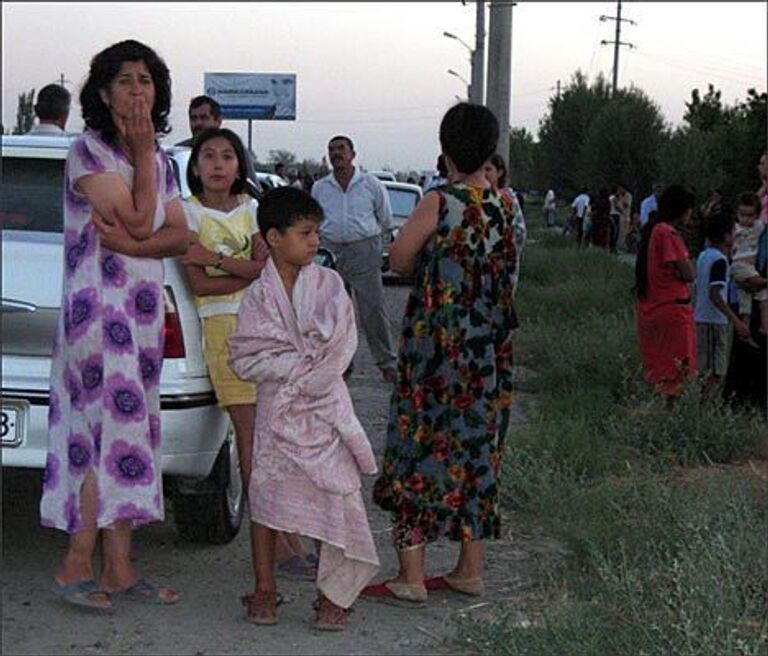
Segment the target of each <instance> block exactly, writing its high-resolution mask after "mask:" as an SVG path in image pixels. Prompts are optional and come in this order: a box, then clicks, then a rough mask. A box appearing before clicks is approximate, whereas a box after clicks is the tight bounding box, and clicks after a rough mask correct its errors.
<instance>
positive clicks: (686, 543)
mask: <svg viewBox="0 0 768 656" xmlns="http://www.w3.org/2000/svg"><path fill="white" fill-rule="evenodd" d="M531 233H532V234H531V236H532V241H533V243H531V245H530V246H529V247H528V248H527V249H526V251H525V253H524V256H523V263H522V269H521V284H520V292H519V301H518V309H519V314H520V317H521V329H520V330H519V333H518V337H517V347H518V350H519V352H520V355H519V359H520V361H521V362H522V364H524V365H525V366H526V367H528V368H530V369H531V370H532V377H531V378H530V382H529V387H530V389H531V390H532V391H533V392H534V393H535V403H534V404H533V405H532V406H531V407H530V408H529V412H528V422H527V423H526V425H524V426H523V427H522V428H519V429H518V430H517V432H515V433H514V434H513V435H511V436H510V439H509V440H508V444H509V448H508V453H507V456H506V461H505V465H504V467H505V468H504V471H503V480H502V489H503V496H504V500H505V503H506V504H507V507H510V508H513V509H515V510H516V511H517V512H516V515H517V516H518V517H521V518H523V520H524V521H527V522H528V523H530V524H532V525H536V526H537V527H539V528H540V529H541V530H544V531H545V532H547V533H548V534H549V535H551V536H553V537H555V538H556V539H557V540H558V541H559V542H560V543H561V544H562V545H563V546H564V547H565V548H566V549H567V552H568V553H569V557H568V558H567V559H566V560H565V562H564V564H563V565H562V566H561V569H559V570H558V571H557V572H550V580H549V581H543V582H542V584H543V586H544V591H543V594H545V595H549V603H547V604H546V605H545V606H544V609H543V610H542V609H541V608H539V607H538V606H536V607H534V606H532V605H530V606H526V605H519V606H511V607H507V608H500V609H499V613H498V616H497V617H496V618H495V619H494V620H493V621H491V622H477V623H475V622H465V623H463V624H462V625H461V631H460V636H459V642H460V644H461V645H462V646H463V647H464V648H465V649H466V650H467V651H470V652H472V653H482V654H486V653H487V654H516V655H517V654H532V655H533V654H536V655H541V656H544V655H545V654H546V655H547V656H550V655H553V654H568V655H570V654H585V655H586V654H590V655H592V654H622V655H623V654H649V655H650V654H658V655H662V654H664V655H667V654H669V655H672V654H674V655H677V654H682V655H690V656H694V655H697V656H698V655H703V654H712V655H713V656H714V655H718V656H719V655H725V654H759V653H766V651H765V650H766V635H768V632H767V631H766V619H767V617H768V614H767V610H766V609H767V604H768V555H767V553H766V551H767V548H766V536H768V512H767V511H766V495H765V482H764V481H762V482H761V481H759V480H758V479H755V478H751V477H749V476H747V475H746V474H745V471H748V469H745V468H741V469H739V468H734V467H724V466H713V464H714V463H733V462H738V461H743V460H744V459H746V458H749V457H754V456H755V454H756V452H757V449H758V447H759V445H760V442H761V438H764V435H765V433H764V430H765V424H764V423H763V420H762V418H761V417H759V416H758V415H757V414H755V413H749V412H744V411H739V412H737V411H734V410H732V409H731V408H730V407H729V406H727V405H725V404H723V403H720V402H715V401H712V400H711V399H706V398H704V397H702V395H701V393H700V389H699V386H698V385H697V384H695V383H694V384H692V385H691V386H690V387H689V389H688V390H687V392H686V393H685V395H684V397H683V398H682V399H681V400H680V401H679V402H678V403H677V405H676V406H675V408H674V409H673V410H672V411H666V410H665V409H664V408H663V404H662V403H660V401H659V400H658V399H656V398H655V397H654V396H653V394H652V393H651V391H650V390H649V389H648V388H647V387H646V386H645V384H644V383H643V382H642V375H641V367H640V362H639V358H638V352H637V346H636V333H635V328H634V312H633V307H632V303H633V302H632V298H631V295H630V293H629V289H630V287H631V285H632V269H631V267H630V266H627V264H626V263H624V262H621V261H620V260H619V259H617V258H616V257H613V256H610V255H609V254H607V253H604V252H601V251H598V250H594V249H593V250H590V249H586V250H577V249H576V248H575V247H574V246H573V245H572V241H573V240H572V239H568V238H563V237H562V236H561V235H559V234H555V233H553V232H552V231H547V232H544V231H542V230H538V231H537V230H536V228H535V227H534V228H533V230H532V231H531ZM521 614H523V615H528V616H529V617H532V618H533V624H532V625H531V626H527V627H524V626H521V623H520V622H519V617H520V615H521Z"/></svg>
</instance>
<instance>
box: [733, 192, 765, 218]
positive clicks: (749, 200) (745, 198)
mask: <svg viewBox="0 0 768 656" xmlns="http://www.w3.org/2000/svg"><path fill="white" fill-rule="evenodd" d="M738 206H739V207H742V206H744V207H751V208H753V209H754V210H755V212H757V213H758V214H760V210H761V209H762V204H761V203H760V196H758V195H757V194H753V193H752V192H745V193H743V194H739V203H738Z"/></svg>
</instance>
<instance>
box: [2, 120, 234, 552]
mask: <svg viewBox="0 0 768 656" xmlns="http://www.w3.org/2000/svg"><path fill="white" fill-rule="evenodd" d="M72 139H73V137H47V136H31V135H18V136H9V135H3V136H2V169H0V183H1V187H0V224H1V225H2V262H3V266H2V337H3V339H2V366H3V375H2V459H3V467H26V468H32V469H39V470H42V469H44V467H45V461H46V452H47V442H48V432H47V430H48V429H47V416H48V393H49V379H50V367H51V352H52V344H53V335H54V330H55V326H56V321H57V318H58V314H59V306H60V303H61V289H62V274H63V258H62V251H63V235H62V222H63V215H62V199H63V182H64V162H65V160H66V156H67V150H68V148H69V144H70V142H71V140H72ZM166 150H167V152H168V153H169V155H170V158H171V162H172V163H173V166H174V169H175V172H176V174H177V177H178V178H179V182H180V187H181V189H182V195H188V193H189V191H188V188H187V184H186V178H185V175H184V172H185V170H186V163H187V162H186V159H185V158H184V153H186V158H187V159H188V156H189V149H188V148H177V147H168V148H167V149H166ZM164 265H165V299H164V300H165V330H166V339H165V344H166V347H165V348H166V352H165V359H164V363H163V371H162V376H161V379H160V406H161V413H162V414H161V417H162V427H163V452H162V467H163V474H164V479H165V485H164V487H165V488H166V494H167V496H169V498H170V500H171V502H172V506H173V516H174V519H175V523H176V527H177V529H178V531H179V533H180V534H181V535H182V537H184V538H186V539H189V540H191V541H195V542H208V543H214V544H223V543H226V542H229V541H230V540H232V539H233V538H234V537H235V535H236V534H237V532H238V529H239V528H240V524H241V521H242V516H243V490H242V485H241V481H240V473H239V463H238V460H237V449H236V448H235V446H234V432H233V429H232V427H231V424H230V421H229V417H228V415H227V414H226V413H225V412H223V411H222V410H220V409H219V408H218V407H217V405H216V397H215V395H214V391H213V388H212V386H211V382H210V379H209V377H208V372H207V368H206V365H205V362H204V360H203V354H202V347H201V329H200V321H199V319H198V316H197V312H196V310H195V307H194V304H193V300H192V293H191V291H190V289H189V287H188V285H187V282H186V278H185V276H184V273H183V271H182V267H181V265H180V264H179V263H178V261H177V260H176V259H173V258H167V259H165V261H164Z"/></svg>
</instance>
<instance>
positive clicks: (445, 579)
mask: <svg viewBox="0 0 768 656" xmlns="http://www.w3.org/2000/svg"><path fill="white" fill-rule="evenodd" d="M424 587H425V588H426V589H427V590H451V591H452V592H460V593H461V594H465V595H470V596H472V597H479V596H480V595H482V594H483V593H484V592H485V583H483V579H482V578H480V577H479V576H477V577H475V578H471V579H455V578H452V577H450V576H433V577H431V578H428V579H424Z"/></svg>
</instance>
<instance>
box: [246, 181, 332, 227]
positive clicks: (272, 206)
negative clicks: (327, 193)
mask: <svg viewBox="0 0 768 656" xmlns="http://www.w3.org/2000/svg"><path fill="white" fill-rule="evenodd" d="M323 216H324V215H323V208H322V207H321V206H320V203H318V202H317V201H316V200H315V199H314V198H313V197H312V196H310V195H309V194H308V193H307V192H306V191H303V190H302V189H296V187H275V188H274V189H270V190H269V191H268V192H267V193H266V194H264V196H263V197H262V199H261V200H260V201H259V209H258V210H256V217H257V220H258V222H259V232H261V234H262V235H263V236H264V238H265V239H266V238H267V232H268V231H269V230H270V229H272V228H274V229H275V230H277V231H278V232H280V233H284V232H285V231H286V230H288V228H290V227H291V226H292V225H293V224H294V223H296V222H297V221H298V220H299V219H310V220H312V221H316V222H317V223H320V222H321V221H322V220H323Z"/></svg>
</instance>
